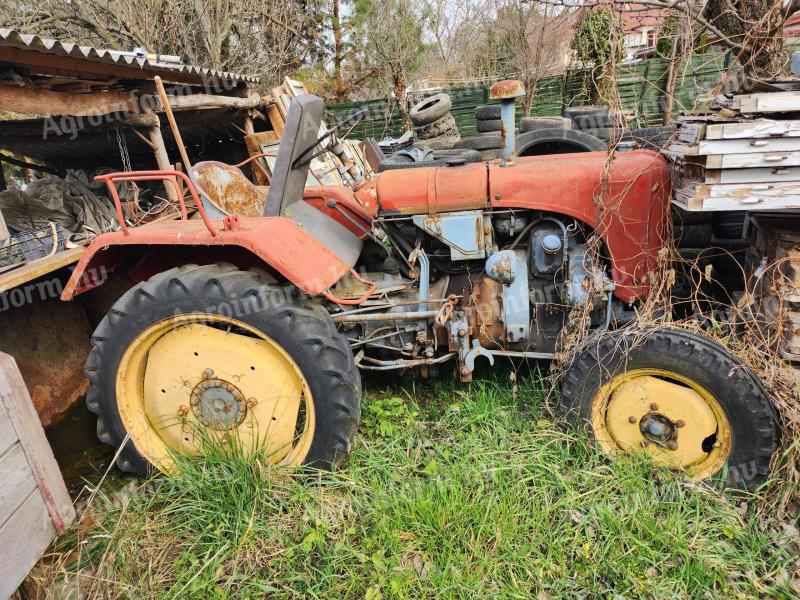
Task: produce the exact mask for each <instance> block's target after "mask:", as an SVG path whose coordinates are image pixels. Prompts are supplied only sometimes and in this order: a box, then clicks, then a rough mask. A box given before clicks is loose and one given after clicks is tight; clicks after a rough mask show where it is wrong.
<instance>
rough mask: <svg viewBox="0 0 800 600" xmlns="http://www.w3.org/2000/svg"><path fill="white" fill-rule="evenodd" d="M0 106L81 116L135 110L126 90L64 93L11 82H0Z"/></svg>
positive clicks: (136, 107)
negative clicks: (13, 84) (19, 85)
mask: <svg viewBox="0 0 800 600" xmlns="http://www.w3.org/2000/svg"><path fill="white" fill-rule="evenodd" d="M0 106H7V107H11V108H13V109H14V111H15V112H20V113H27V114H33V115H75V116H85V115H104V114H108V113H136V112H139V106H138V103H137V102H136V99H135V98H134V97H133V95H132V94H130V93H128V92H95V93H91V94H68V93H65V92H51V91H50V90H38V89H34V88H32V87H18V86H11V85H0Z"/></svg>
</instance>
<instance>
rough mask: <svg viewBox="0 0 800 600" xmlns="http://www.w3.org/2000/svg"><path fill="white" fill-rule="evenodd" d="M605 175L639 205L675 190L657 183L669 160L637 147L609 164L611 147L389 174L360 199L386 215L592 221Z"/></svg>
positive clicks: (371, 184)
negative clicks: (531, 212) (494, 211)
mask: <svg viewBox="0 0 800 600" xmlns="http://www.w3.org/2000/svg"><path fill="white" fill-rule="evenodd" d="M606 172H607V173H608V174H609V179H608V180H607V182H608V183H610V188H613V192H615V195H620V194H622V195H629V199H630V200H634V201H635V202H636V203H644V204H647V200H648V199H649V198H650V196H651V195H656V196H659V200H660V199H661V198H663V196H664V193H665V192H666V193H668V192H669V189H668V187H667V188H666V189H665V186H664V185H660V186H657V187H656V188H651V186H652V184H653V181H652V180H653V179H654V178H655V179H656V180H658V182H659V183H661V182H663V181H664V178H665V177H667V178H668V173H667V164H666V161H665V160H664V158H663V157H662V156H660V155H658V154H656V153H653V152H650V151H647V150H637V151H634V152H624V153H619V154H616V155H615V157H614V160H613V161H612V162H611V163H610V164H609V162H608V154H607V153H606V152H584V153H578V154H554V155H549V156H530V157H521V158H519V159H518V163H517V164H516V165H515V166H513V167H501V166H500V162H499V161H491V162H488V163H486V162H479V163H470V164H466V165H460V166H451V167H421V168H417V169H413V168H412V169H398V170H394V171H385V172H383V173H381V174H380V175H378V176H377V177H375V178H373V179H372V180H371V181H370V182H368V183H367V184H366V185H365V186H364V187H362V188H361V189H360V190H358V192H357V193H356V196H357V197H358V199H359V200H360V201H361V203H362V204H363V205H364V206H367V207H369V209H370V210H371V212H373V213H375V214H379V215H386V216H390V215H414V214H433V213H444V212H455V211H461V210H475V209H487V208H501V207H507V208H513V207H519V208H523V207H524V208H531V209H539V210H549V211H554V212H562V210H560V209H564V208H567V207H569V209H568V210H566V211H563V212H566V213H568V214H572V216H575V217H577V218H580V219H582V220H585V221H588V222H590V223H591V222H593V221H595V220H596V212H597V205H596V202H595V199H596V197H597V195H598V193H600V189H601V187H602V181H603V174H604V173H606ZM608 191H611V190H608ZM593 217H594V218H593ZM593 224H594V223H593Z"/></svg>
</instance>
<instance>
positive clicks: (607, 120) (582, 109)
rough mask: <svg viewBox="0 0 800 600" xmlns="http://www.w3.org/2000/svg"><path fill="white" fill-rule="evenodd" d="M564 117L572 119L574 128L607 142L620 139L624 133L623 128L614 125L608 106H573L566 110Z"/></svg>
mask: <svg viewBox="0 0 800 600" xmlns="http://www.w3.org/2000/svg"><path fill="white" fill-rule="evenodd" d="M564 118H566V119H568V120H569V121H570V123H571V124H572V129H575V130H576V131H580V132H583V133H586V134H588V135H593V136H594V137H596V138H600V139H601V140H604V141H606V142H608V141H609V140H612V139H614V140H619V139H620V138H621V137H622V134H623V130H622V129H621V128H619V127H616V126H615V125H614V121H613V120H612V118H611V114H610V113H609V111H608V107H607V106H571V107H569V108H568V109H566V110H565V111H564Z"/></svg>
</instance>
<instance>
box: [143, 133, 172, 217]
mask: <svg viewBox="0 0 800 600" xmlns="http://www.w3.org/2000/svg"><path fill="white" fill-rule="evenodd" d="M147 137H148V138H149V139H150V143H151V144H152V145H153V149H154V150H153V154H154V155H155V157H156V165H158V168H159V169H160V170H162V171H171V170H172V163H171V162H169V155H168V154H167V147H166V145H165V144H164V138H163V137H162V136H161V127H148V128H147ZM164 187H165V188H166V190H167V198H169V200H170V202H175V203H177V202H178V193H177V191H176V190H175V186H174V185H172V184H171V183H169V182H168V181H165V182H164Z"/></svg>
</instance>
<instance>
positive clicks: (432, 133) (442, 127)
mask: <svg viewBox="0 0 800 600" xmlns="http://www.w3.org/2000/svg"><path fill="white" fill-rule="evenodd" d="M414 131H415V132H416V134H417V137H418V138H419V139H420V140H429V139H433V138H437V137H443V136H453V135H457V134H458V125H457V124H456V121H455V119H453V115H451V114H450V113H447V114H446V115H445V116H443V117H442V118H441V119H438V120H436V121H434V122H433V123H428V124H427V125H420V126H415V128H414Z"/></svg>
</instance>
